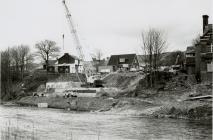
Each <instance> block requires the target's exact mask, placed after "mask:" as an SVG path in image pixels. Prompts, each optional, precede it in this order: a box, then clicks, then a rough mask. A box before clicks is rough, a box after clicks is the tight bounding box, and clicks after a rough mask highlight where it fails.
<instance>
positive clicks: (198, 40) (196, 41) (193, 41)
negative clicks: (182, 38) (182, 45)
mask: <svg viewBox="0 0 213 140" xmlns="http://www.w3.org/2000/svg"><path fill="white" fill-rule="evenodd" d="M199 42H200V34H198V35H197V36H196V37H195V38H194V39H193V40H192V45H193V46H195V45H196V44H198V43H199Z"/></svg>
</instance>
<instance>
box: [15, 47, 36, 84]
mask: <svg viewBox="0 0 213 140" xmlns="http://www.w3.org/2000/svg"><path fill="white" fill-rule="evenodd" d="M18 51H19V59H20V71H21V80H23V78H24V71H25V70H26V66H27V63H29V60H33V58H32V55H31V54H30V48H29V46H27V45H20V46H18Z"/></svg>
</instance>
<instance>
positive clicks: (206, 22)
mask: <svg viewBox="0 0 213 140" xmlns="http://www.w3.org/2000/svg"><path fill="white" fill-rule="evenodd" d="M208 18H209V16H208V15H203V33H204V31H205V27H206V26H207V25H208Z"/></svg>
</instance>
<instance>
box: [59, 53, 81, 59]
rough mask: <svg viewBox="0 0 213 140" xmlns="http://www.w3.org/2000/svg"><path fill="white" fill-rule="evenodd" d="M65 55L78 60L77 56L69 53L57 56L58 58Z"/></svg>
mask: <svg viewBox="0 0 213 140" xmlns="http://www.w3.org/2000/svg"><path fill="white" fill-rule="evenodd" d="M65 55H69V56H70V57H72V58H74V59H75V60H80V59H79V58H78V57H77V56H75V55H71V54H69V53H64V54H63V55H62V56H61V57H59V59H60V58H62V57H63V56H65Z"/></svg>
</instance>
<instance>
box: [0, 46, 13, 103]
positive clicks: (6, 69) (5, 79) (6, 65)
mask: <svg viewBox="0 0 213 140" xmlns="http://www.w3.org/2000/svg"><path fill="white" fill-rule="evenodd" d="M10 53H11V51H10V49H9V48H8V49H7V50H5V51H2V52H1V99H2V98H5V96H7V97H6V98H8V97H9V96H10V90H11V70H10V65H11V54H10Z"/></svg>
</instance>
